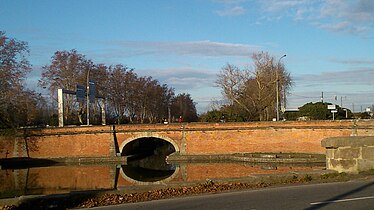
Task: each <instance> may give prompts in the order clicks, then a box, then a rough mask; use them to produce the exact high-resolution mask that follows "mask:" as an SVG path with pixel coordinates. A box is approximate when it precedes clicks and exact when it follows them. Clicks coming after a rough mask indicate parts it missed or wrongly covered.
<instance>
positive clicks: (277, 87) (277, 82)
mask: <svg viewBox="0 0 374 210" xmlns="http://www.w3.org/2000/svg"><path fill="white" fill-rule="evenodd" d="M286 56H287V55H286V54H284V55H283V56H282V57H280V58H279V60H278V63H277V70H276V72H275V74H276V79H277V80H276V85H275V86H276V87H275V88H276V94H277V121H279V78H278V70H279V64H280V61H281V59H282V58H284V57H286Z"/></svg>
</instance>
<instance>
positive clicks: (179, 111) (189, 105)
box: [171, 93, 198, 122]
mask: <svg viewBox="0 0 374 210" xmlns="http://www.w3.org/2000/svg"><path fill="white" fill-rule="evenodd" d="M171 116H172V118H173V119H178V118H180V117H182V119H183V121H184V122H196V121H197V120H198V116H197V111H196V107H195V103H194V102H193V100H192V98H191V96H190V94H185V93H182V94H178V95H177V96H176V97H174V98H173V99H172V100H171Z"/></svg>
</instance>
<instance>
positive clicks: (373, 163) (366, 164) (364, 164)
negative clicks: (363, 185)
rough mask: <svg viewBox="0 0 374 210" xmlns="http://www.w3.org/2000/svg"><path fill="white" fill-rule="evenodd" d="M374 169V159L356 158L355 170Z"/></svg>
mask: <svg viewBox="0 0 374 210" xmlns="http://www.w3.org/2000/svg"><path fill="white" fill-rule="evenodd" d="M373 169H374V160H357V170H358V172H361V171H369V170H373Z"/></svg>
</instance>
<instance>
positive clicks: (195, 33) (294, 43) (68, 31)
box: [0, 0, 374, 112]
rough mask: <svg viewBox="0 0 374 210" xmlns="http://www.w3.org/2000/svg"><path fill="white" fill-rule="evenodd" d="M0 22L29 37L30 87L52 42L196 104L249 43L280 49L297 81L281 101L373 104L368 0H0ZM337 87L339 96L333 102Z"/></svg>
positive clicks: (206, 102)
mask: <svg viewBox="0 0 374 210" xmlns="http://www.w3.org/2000/svg"><path fill="white" fill-rule="evenodd" d="M0 5H1V7H0V30H2V31H5V32H6V34H7V35H8V36H9V37H13V38H16V39H18V40H22V41H26V42H28V44H29V47H30V56H29V60H30V62H31V63H32V65H33V71H32V72H31V73H30V75H29V76H28V78H27V83H28V85H29V87H32V88H33V87H35V83H36V81H37V80H38V79H39V78H40V73H41V66H43V65H46V64H48V63H49V62H50V59H51V56H52V55H53V53H54V52H55V51H58V50H71V49H76V50H78V52H79V53H82V54H84V55H86V56H87V58H89V59H92V60H93V61H94V62H95V63H104V64H107V65H111V64H119V63H121V64H124V65H127V66H129V67H131V68H135V72H136V73H138V74H139V75H141V76H152V77H153V78H154V79H157V80H159V81H160V82H161V83H166V84H168V85H169V86H170V87H174V88H175V91H176V93H182V92H186V93H190V94H191V96H192V98H193V100H194V101H195V102H197V103H198V104H197V108H198V110H199V112H203V111H206V110H208V109H209V107H210V104H211V101H212V100H220V99H222V95H221V93H220V89H218V88H217V87H215V85H214V82H215V80H216V75H217V73H218V72H219V71H220V69H221V68H222V67H223V66H224V65H225V64H226V63H231V64H234V65H237V66H239V67H241V68H245V67H249V68H252V63H251V59H250V56H251V54H252V53H253V52H258V51H268V52H269V53H270V54H272V55H274V56H275V57H276V58H279V57H281V56H282V55H283V54H287V57H285V58H283V59H282V61H283V62H284V64H285V66H286V68H287V70H288V71H289V72H290V73H291V76H292V77H293V80H294V83H295V85H294V87H293V89H292V90H291V94H290V96H289V97H288V104H287V107H288V108H296V107H299V106H302V105H303V104H304V103H306V102H311V101H312V102H316V101H319V100H320V98H321V92H324V100H325V101H328V102H333V103H337V104H339V105H340V103H341V100H340V99H342V102H343V106H344V107H348V108H350V109H353V104H354V110H355V111H360V110H361V107H363V108H366V107H368V106H371V105H372V104H374V82H373V78H374V33H373V32H374V30H373V27H374V1H372V0H147V1H146V0H132V1H130V0H59V1H57V0H0ZM335 96H337V98H338V99H339V100H338V101H335V100H334V98H335Z"/></svg>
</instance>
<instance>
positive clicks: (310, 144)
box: [0, 121, 374, 158]
mask: <svg viewBox="0 0 374 210" xmlns="http://www.w3.org/2000/svg"><path fill="white" fill-rule="evenodd" d="M373 127H374V122H373V121H357V122H356V121H308V122H257V123H190V124H169V125H163V124H147V125H120V126H116V128H115V130H116V138H113V134H112V126H89V127H64V128H48V129H35V130H25V131H23V130H21V131H20V134H18V136H19V137H18V138H17V139H18V140H17V141H16V140H15V139H9V137H0V158H5V156H6V152H7V151H8V153H10V154H8V157H13V156H14V157H25V156H27V155H29V156H30V157H34V158H56V157H110V156H113V155H115V151H116V150H115V148H113V147H115V146H114V145H116V147H117V148H119V147H120V146H121V144H122V143H123V142H125V141H129V140H133V139H134V138H138V137H142V136H143V137H145V136H152V135H156V136H161V137H165V138H168V139H171V140H172V141H173V142H174V143H175V144H176V145H178V146H179V149H180V152H181V154H191V155H193V154H222V153H226V154H227V153H237V152H306V153H324V151H325V150H324V148H323V147H321V145H320V141H321V140H322V139H324V138H328V137H335V136H351V135H361V136H370V135H374V129H373ZM25 134H26V136H28V137H27V138H26V140H27V141H25V138H23V136H25ZM114 142H115V143H114ZM15 145H16V146H15ZM119 149H121V148H119ZM9 151H10V152H9Z"/></svg>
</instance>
